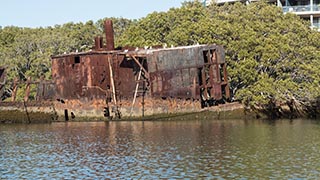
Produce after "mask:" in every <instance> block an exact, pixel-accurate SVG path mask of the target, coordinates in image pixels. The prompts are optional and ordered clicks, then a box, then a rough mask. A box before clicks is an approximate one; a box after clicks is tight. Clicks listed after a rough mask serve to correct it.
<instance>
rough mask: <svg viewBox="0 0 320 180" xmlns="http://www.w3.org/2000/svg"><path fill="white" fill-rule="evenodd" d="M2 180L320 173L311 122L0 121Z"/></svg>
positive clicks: (317, 137) (318, 128) (316, 130)
mask: <svg viewBox="0 0 320 180" xmlns="http://www.w3.org/2000/svg"><path fill="white" fill-rule="evenodd" d="M0 148H1V150H0V179H161V178H163V179H169V178H170V179H180V178H184V179H266V178H268V179H269V178H273V179H279V178H280V179H299V178H309V179H317V178H319V177H320V161H319V159H320V153H319V152H320V124H319V123H318V122H316V121H310V120H294V121H289V120H280V121H276V122H273V123H270V122H267V121H257V120H254V121H243V120H224V121H222V120H220V121H216V120H211V121H207V120H206V121H173V122H172V121H159V122H110V123H104V122H98V123H97V122H96V123H94V122H88V123H87V122H85V123H73V122H69V123H53V124H35V125H21V124H20V125H18V124H11V125H0Z"/></svg>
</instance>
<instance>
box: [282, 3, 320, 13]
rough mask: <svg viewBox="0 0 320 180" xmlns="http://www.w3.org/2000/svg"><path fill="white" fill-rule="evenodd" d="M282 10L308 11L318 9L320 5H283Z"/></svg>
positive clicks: (319, 9)
mask: <svg viewBox="0 0 320 180" xmlns="http://www.w3.org/2000/svg"><path fill="white" fill-rule="evenodd" d="M282 10H283V12H309V11H320V5H313V6H311V5H304V6H283V7H282Z"/></svg>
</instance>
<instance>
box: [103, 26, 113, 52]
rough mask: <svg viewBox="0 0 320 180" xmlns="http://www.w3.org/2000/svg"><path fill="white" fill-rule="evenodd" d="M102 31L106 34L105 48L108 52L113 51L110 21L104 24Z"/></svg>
mask: <svg viewBox="0 0 320 180" xmlns="http://www.w3.org/2000/svg"><path fill="white" fill-rule="evenodd" d="M104 30H105V33H106V40H107V43H106V48H107V50H108V51H111V50H114V35H113V24H112V21H111V20H106V21H105V22H104Z"/></svg>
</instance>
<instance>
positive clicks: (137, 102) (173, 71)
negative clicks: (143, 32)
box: [52, 20, 230, 118]
mask: <svg viewBox="0 0 320 180" xmlns="http://www.w3.org/2000/svg"><path fill="white" fill-rule="evenodd" d="M105 32H106V43H105V44H104V42H103V38H102V37H96V38H95V46H94V48H93V49H92V50H91V51H88V52H79V53H70V54H62V55H55V56H52V79H53V81H54V84H55V90H56V95H55V96H56V99H57V100H58V101H59V102H62V103H57V109H64V110H69V111H72V113H73V114H75V115H77V114H78V115H79V114H80V116H95V115H96V116H101V115H104V116H107V117H118V118H120V117H121V116H144V115H154V114H159V113H175V112H190V111H199V110H201V109H202V108H205V107H208V106H213V105H216V104H218V103H223V102H225V101H227V100H228V99H229V98H230V92H229V86H228V77H227V68H226V62H225V54H224V49H223V48H222V47H221V46H218V45H194V46H183V47H170V48H166V47H161V48H159V47H157V48H155V47H145V48H117V49H115V48H114V40H113V37H114V36H113V27H112V21H108V20H107V21H106V22H105Z"/></svg>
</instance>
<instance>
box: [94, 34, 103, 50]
mask: <svg viewBox="0 0 320 180" xmlns="http://www.w3.org/2000/svg"><path fill="white" fill-rule="evenodd" d="M102 47H103V38H102V37H100V36H97V37H95V38H94V49H95V50H96V51H99V50H101V48H102Z"/></svg>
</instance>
